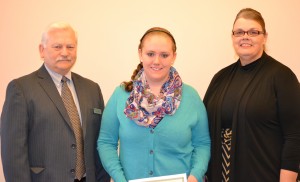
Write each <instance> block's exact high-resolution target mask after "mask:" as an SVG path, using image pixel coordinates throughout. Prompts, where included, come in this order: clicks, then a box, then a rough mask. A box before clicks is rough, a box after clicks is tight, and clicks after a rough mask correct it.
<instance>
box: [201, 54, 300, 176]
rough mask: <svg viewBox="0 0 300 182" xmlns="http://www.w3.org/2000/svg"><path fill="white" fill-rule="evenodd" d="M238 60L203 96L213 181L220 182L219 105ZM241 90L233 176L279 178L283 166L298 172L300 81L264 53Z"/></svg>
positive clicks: (235, 122)
mask: <svg viewBox="0 0 300 182" xmlns="http://www.w3.org/2000/svg"><path fill="white" fill-rule="evenodd" d="M239 66H240V64H239V60H238V61H237V62H236V63H234V64H232V65H229V66H228V67H226V68H224V69H222V70H221V71H219V72H218V73H217V74H216V75H215V76H214V78H213V79H212V81H211V83H210V85H209V87H208V90H207V92H206V94H205V97H204V104H205V106H206V108H207V112H208V119H209V127H210V134H211V142H212V150H211V161H210V165H209V170H208V178H209V181H213V182H220V181H221V161H222V160H221V159H222V158H221V157H222V156H221V154H222V149H221V107H222V101H223V98H224V95H225V93H226V90H227V88H228V85H229V84H230V82H231V80H232V78H233V76H234V73H235V72H236V70H237V69H238V67H239ZM252 71H253V72H252V78H251V80H250V81H249V82H248V83H247V84H244V85H245V86H244V87H243V88H240V89H242V90H241V91H239V92H238V91H237V93H240V94H237V95H236V97H238V99H237V100H238V102H237V105H236V107H235V108H234V114H233V118H232V121H233V122H232V131H233V135H232V137H233V138H232V146H231V169H230V171H231V172H230V181H231V182H233V181H236V182H240V181H243V182H247V181H249V182H250V181H251V182H253V181H258V182H260V181H262V182H274V181H279V175H280V169H287V170H291V171H295V172H298V167H299V162H300V84H299V81H298V80H297V77H296V76H295V74H294V73H293V72H292V71H291V70H290V69H289V68H288V67H286V66H284V65H283V64H281V63H279V62H278V61H276V60H275V59H273V58H272V57H270V56H268V55H267V54H266V53H263V55H262V57H261V58H260V60H259V63H258V64H257V65H256V66H255V68H254V70H252Z"/></svg>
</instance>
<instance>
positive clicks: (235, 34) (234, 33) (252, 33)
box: [232, 30, 265, 37]
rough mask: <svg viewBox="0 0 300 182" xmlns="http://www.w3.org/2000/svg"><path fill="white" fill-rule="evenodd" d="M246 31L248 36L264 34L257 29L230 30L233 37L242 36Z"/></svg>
mask: <svg viewBox="0 0 300 182" xmlns="http://www.w3.org/2000/svg"><path fill="white" fill-rule="evenodd" d="M245 33H247V35H248V36H249V37H255V36H258V35H260V34H265V32H263V31H258V30H248V31H243V30H237V31H232V35H233V36H235V37H243V36H244V35H245Z"/></svg>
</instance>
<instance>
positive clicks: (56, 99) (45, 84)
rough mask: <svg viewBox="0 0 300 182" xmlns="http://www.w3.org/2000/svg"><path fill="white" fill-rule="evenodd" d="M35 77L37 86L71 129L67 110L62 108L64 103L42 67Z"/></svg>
mask: <svg viewBox="0 0 300 182" xmlns="http://www.w3.org/2000/svg"><path fill="white" fill-rule="evenodd" d="M37 76H38V82H39V84H40V85H41V87H42V88H43V89H44V91H45V92H46V94H47V95H48V96H49V98H50V99H51V100H52V102H53V103H54V105H55V106H56V107H57V109H58V111H59V112H60V114H61V115H62V117H63V118H64V120H65V121H66V122H67V123H68V125H69V126H70V128H71V129H72V124H71V121H70V118H69V115H68V113H67V110H66V108H65V106H64V103H63V101H62V99H61V97H60V95H59V92H58V91H57V88H56V87H55V84H54V82H53V80H52V78H51V76H50V75H49V73H48V71H47V70H46V68H45V66H44V65H43V66H42V67H41V68H40V69H39V70H38V72H37Z"/></svg>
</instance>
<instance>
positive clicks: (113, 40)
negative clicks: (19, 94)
mask: <svg viewBox="0 0 300 182" xmlns="http://www.w3.org/2000/svg"><path fill="white" fill-rule="evenodd" d="M245 7H252V8H254V9H256V10H258V11H260V12H261V13H262V15H263V17H264V19H265V21H266V28H267V31H268V33H269V39H268V43H267V50H268V51H267V52H268V53H269V54H270V55H271V56H273V57H274V58H275V59H277V60H278V61H280V62H282V63H283V64H285V65H287V66H289V67H290V68H291V69H292V70H293V71H294V72H295V74H296V75H297V77H298V79H300V62H299V61H300V60H299V53H300V46H299V43H300V13H299V12H300V1H298V0H286V1H280V0H264V1H261V0H239V1H238V0H226V1H224V0H211V1H207V0H152V1H146V0H110V1H104V0H85V1H80V0H72V1H71V0H52V1H40V0H27V1H18V0H9V1H8V0H0V74H1V77H0V110H2V106H3V103H4V99H5V90H6V86H7V84H8V82H9V81H10V80H12V79H14V78H17V77H20V76H23V75H25V74H28V73H30V72H32V71H35V70H36V69H38V68H39V67H40V66H41V64H42V61H41V60H40V58H39V53H38V44H39V41H40V38H41V33H42V31H43V30H44V28H45V27H46V26H47V25H48V24H49V23H51V22H53V21H67V22H69V23H71V24H72V25H73V27H74V28H75V29H77V31H78V34H79V45H78V59H77V63H76V65H75V67H74V69H73V71H75V72H78V73H80V74H81V75H83V76H85V77H88V78H90V79H92V80H94V81H96V82H97V83H99V85H100V87H101V88H102V91H103V96H104V99H105V102H107V100H108V98H109V97H110V95H111V94H112V92H113V90H114V88H115V87H116V86H117V85H119V84H120V83H121V82H122V81H124V80H128V79H129V78H130V76H131V74H132V72H133V70H134V69H135V67H136V65H137V64H138V61H139V60H138V55H137V46H138V43H139V39H140V37H141V36H142V35H143V33H144V32H145V31H146V30H147V29H149V28H151V27H153V26H161V27H164V28H167V29H168V30H170V31H171V32H172V33H173V35H174V37H175V39H176V41H177V47H178V53H177V54H178V55H177V60H176V63H175V67H176V68H177V70H178V72H179V73H180V75H181V77H182V79H183V81H184V82H186V83H188V84H190V85H192V86H194V87H195V88H196V89H197V90H198V92H199V94H200V96H201V97H203V96H204V93H205V91H206V89H207V86H208V84H209V82H210V80H211V78H212V76H213V75H214V74H215V73H216V72H217V71H218V70H220V69H221V68H223V67H224V66H227V65H229V64H230V63H232V62H234V61H236V59H237V57H236V56H235V54H234V51H233V48H232V43H231V37H230V34H231V30H232V24H233V21H234V18H235V15H236V14H237V12H238V11H239V10H240V9H241V8H245ZM1 171H2V170H1V165H0V182H2V181H4V178H3V174H2V173H1Z"/></svg>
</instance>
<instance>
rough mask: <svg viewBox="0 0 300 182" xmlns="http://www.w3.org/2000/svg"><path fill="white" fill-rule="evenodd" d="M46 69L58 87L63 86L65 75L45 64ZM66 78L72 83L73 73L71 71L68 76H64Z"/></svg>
mask: <svg viewBox="0 0 300 182" xmlns="http://www.w3.org/2000/svg"><path fill="white" fill-rule="evenodd" d="M44 66H45V68H46V69H47V71H48V73H49V74H50V76H51V78H52V80H53V81H54V83H55V85H56V86H59V85H60V84H61V79H62V77H63V75H61V74H59V73H56V72H55V71H52V70H51V69H50V68H48V67H47V66H46V64H44ZM64 76H65V77H67V78H68V79H69V80H70V81H71V80H72V76H71V71H69V72H68V73H67V74H66V75H64Z"/></svg>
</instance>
